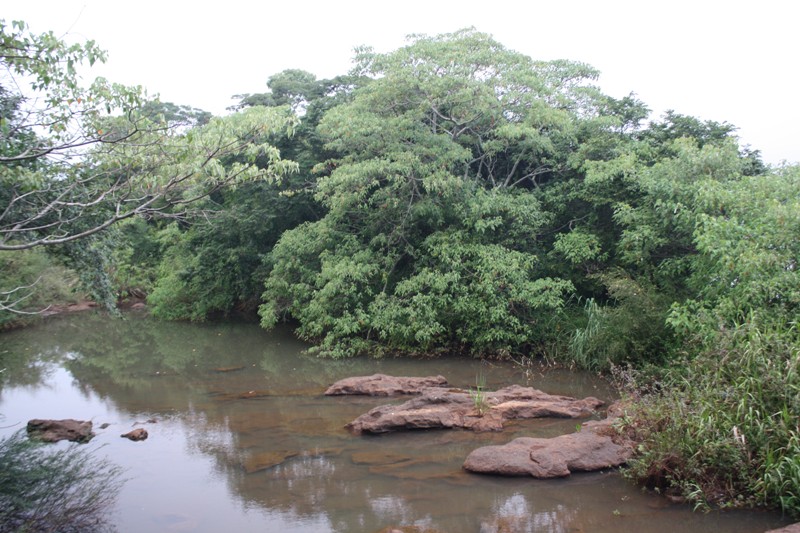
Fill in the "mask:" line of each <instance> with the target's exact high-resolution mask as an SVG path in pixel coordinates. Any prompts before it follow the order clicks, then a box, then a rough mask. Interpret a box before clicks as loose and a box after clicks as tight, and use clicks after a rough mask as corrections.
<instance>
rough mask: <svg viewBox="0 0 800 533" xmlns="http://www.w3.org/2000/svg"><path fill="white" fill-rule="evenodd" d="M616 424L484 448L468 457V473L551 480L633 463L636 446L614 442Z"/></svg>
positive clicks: (605, 422)
mask: <svg viewBox="0 0 800 533" xmlns="http://www.w3.org/2000/svg"><path fill="white" fill-rule="evenodd" d="M614 420H616V418H606V419H605V420H602V421H593V422H587V423H586V424H584V425H583V426H582V427H581V429H580V430H579V431H577V432H575V433H569V434H567V435H561V436H559V437H553V438H550V439H538V438H531V437H520V438H518V439H514V440H512V441H511V442H509V443H508V444H503V445H501V446H484V447H482V448H478V449H477V450H475V451H473V452H472V453H470V454H469V455H468V456H467V460H466V461H465V462H464V469H465V470H468V471H470V472H475V473H479V474H497V475H503V476H533V477H535V478H540V479H548V478H556V477H565V476H568V475H570V473H572V472H591V471H595V470H602V469H604V468H611V467H616V466H620V465H622V464H624V463H625V462H627V461H628V459H630V457H631V455H632V454H633V446H632V445H629V444H628V443H622V444H618V443H617V442H615V441H614V440H613V439H612V435H613V434H614V429H613V428H612V426H611V425H612V424H613V422H614Z"/></svg>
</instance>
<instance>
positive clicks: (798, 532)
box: [767, 522, 800, 533]
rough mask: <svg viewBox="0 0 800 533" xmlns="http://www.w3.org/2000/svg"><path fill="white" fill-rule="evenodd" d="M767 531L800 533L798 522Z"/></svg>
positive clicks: (773, 532)
mask: <svg viewBox="0 0 800 533" xmlns="http://www.w3.org/2000/svg"><path fill="white" fill-rule="evenodd" d="M767 533H800V522H798V523H796V524H792V525H790V526H786V527H782V528H780V529H771V530H769V531H767Z"/></svg>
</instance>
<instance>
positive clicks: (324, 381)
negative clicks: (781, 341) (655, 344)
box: [0, 312, 789, 533]
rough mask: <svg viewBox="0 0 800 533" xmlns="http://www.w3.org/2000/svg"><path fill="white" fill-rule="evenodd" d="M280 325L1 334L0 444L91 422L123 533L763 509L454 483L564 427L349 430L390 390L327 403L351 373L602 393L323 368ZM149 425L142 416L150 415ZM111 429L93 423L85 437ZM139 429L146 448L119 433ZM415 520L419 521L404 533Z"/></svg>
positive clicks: (388, 367) (685, 520) (531, 376)
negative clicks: (494, 454) (470, 463)
mask: <svg viewBox="0 0 800 533" xmlns="http://www.w3.org/2000/svg"><path fill="white" fill-rule="evenodd" d="M306 347H307V346H306V345H304V344H303V343H301V342H299V341H297V340H296V339H294V338H293V337H292V336H291V334H290V333H289V332H288V331H287V330H278V331H274V332H265V331H263V330H261V329H260V328H259V327H258V326H257V325H254V324H242V323H223V324H201V325H197V324H182V323H159V322H157V321H154V320H151V319H149V318H147V317H146V316H144V315H142V314H136V313H131V314H128V315H126V318H125V319H124V320H118V319H113V318H108V317H106V316H104V315H102V314H96V313H91V312H90V313H81V314H76V315H72V316H64V317H53V318H51V319H48V320H47V321H46V322H45V323H43V324H41V325H39V326H36V327H31V328H28V329H24V330H19V331H14V332H7V333H3V334H0V369H2V371H0V413H2V417H3V418H2V420H0V426H3V428H2V429H0V436H7V435H9V434H11V433H13V432H15V431H17V430H19V429H20V428H24V426H25V423H26V422H27V421H28V420H29V419H31V418H54V419H60V418H78V419H83V420H89V419H90V420H93V421H94V424H95V431H96V432H97V436H96V437H95V438H94V439H93V440H92V441H91V443H89V444H87V445H84V446H86V447H87V449H89V450H92V451H93V453H96V454H101V455H104V456H106V457H108V458H109V459H110V460H111V461H112V462H114V463H116V464H118V465H120V466H122V467H123V468H124V469H125V472H126V473H125V477H126V482H125V484H124V486H123V489H122V491H121V493H120V497H119V499H118V501H117V506H116V508H115V509H114V510H113V513H112V522H113V523H114V524H116V525H117V526H118V529H119V531H121V532H133V531H137V532H139V531H148V532H150V531H165V532H168V531H192V532H194V531H196V532H206V531H207V532H219V531H225V530H227V531H231V532H233V531H237V532H247V531H261V532H263V531H266V532H281V533H283V532H323V533H324V532H377V531H380V530H382V529H384V528H387V527H389V526H392V527H398V528H400V527H402V528H405V531H419V532H422V531H430V532H448V533H455V532H473V531H474V532H498V533H499V532H506V533H519V532H550V533H562V532H564V533H566V532H600V533H604V532H612V531H613V532H643V531H648V532H664V533H667V532H668V533H675V532H676V531H681V532H689V533H691V532H706V531H729V532H742V533H745V532H762V531H765V530H768V529H771V528H775V527H780V526H783V525H785V524H787V523H788V522H789V521H788V520H786V519H784V518H782V517H781V516H780V515H779V514H775V513H765V512H727V513H720V512H714V513H707V514H703V513H694V512H692V511H691V510H690V509H689V508H688V507H687V506H683V505H670V504H669V503H667V502H666V501H665V500H664V499H663V498H660V497H658V496H656V495H652V494H646V493H644V492H642V491H641V490H639V489H638V488H637V487H635V486H633V485H632V484H630V483H629V482H627V481H625V480H624V479H622V478H621V476H620V475H619V474H618V473H616V472H614V471H608V472H600V473H593V474H579V475H573V476H572V477H570V478H567V479H561V480H550V481H540V480H533V479H528V478H502V477H493V476H479V475H473V474H468V473H466V472H464V471H463V470H462V469H461V464H462V463H463V460H464V458H465V457H466V456H467V454H468V453H469V452H470V451H471V450H473V449H475V448H477V447H479V446H483V445H487V444H501V443H505V442H508V441H509V440H511V439H513V438H515V437H518V436H523V435H524V436H536V437H549V436H555V435H559V434H562V433H566V432H570V431H574V430H575V426H576V423H577V422H576V421H574V420H534V421H524V422H517V423H515V424H513V425H512V426H510V427H509V428H507V429H506V430H505V431H503V432H502V433H479V434H476V433H471V432H466V431H416V432H405V433H392V434H387V435H382V436H354V435H351V434H350V433H348V432H347V431H346V430H345V429H344V425H345V424H346V423H348V422H349V421H351V420H352V419H354V418H355V417H357V416H358V415H360V414H361V413H363V412H365V411H367V410H369V409H371V408H372V407H374V406H377V405H380V404H383V403H385V402H387V401H400V400H387V399H386V398H364V397H326V396H324V395H323V392H324V390H325V388H326V387H327V386H328V385H330V384H331V383H333V382H334V381H336V380H338V379H341V378H344V377H348V376H353V375H367V374H373V373H375V372H382V373H387V374H394V375H408V376H423V375H435V374H441V375H443V376H445V377H446V378H447V379H448V381H449V382H450V383H451V384H452V385H454V386H460V387H468V386H470V385H474V384H475V380H476V376H479V375H481V376H484V377H485V379H486V387H487V389H496V388H498V387H501V386H505V385H509V384H512V383H519V384H522V385H528V386H534V387H536V388H539V389H542V390H544V391H546V392H549V393H553V394H566V395H571V396H577V397H584V396H596V397H598V398H600V399H602V400H605V401H611V400H613V399H614V398H613V392H612V390H611V389H610V388H609V387H608V386H607V385H606V384H605V383H604V382H603V381H602V380H599V379H597V378H595V377H593V376H591V375H588V374H580V373H570V372H565V371H554V370H550V371H544V370H541V369H538V368H536V369H528V370H527V371H524V370H523V369H521V368H520V367H518V366H513V365H510V364H485V363H481V362H479V361H472V360H464V359H435V360H410V359H395V358H389V359H381V360H371V359H357V360H346V361H329V360H320V359H316V358H314V357H309V356H306V355H303V354H302V353H301V352H302V350H303V349H304V348H306ZM151 419H153V420H156V422H147V421H148V420H151ZM103 423H108V424H110V426H109V427H108V428H107V429H104V430H102V429H99V428H98V427H99V426H100V424H103ZM133 427H144V428H146V429H147V431H148V432H149V435H150V436H149V438H148V439H147V440H146V441H143V442H131V441H128V440H127V439H122V438H120V434H122V433H125V432H127V431H130V429H132V428H133ZM415 528H416V529H415Z"/></svg>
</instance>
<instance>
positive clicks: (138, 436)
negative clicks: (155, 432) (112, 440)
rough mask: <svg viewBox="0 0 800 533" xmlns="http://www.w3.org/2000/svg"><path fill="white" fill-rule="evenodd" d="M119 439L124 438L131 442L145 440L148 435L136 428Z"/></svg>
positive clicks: (143, 430) (144, 430) (145, 431)
mask: <svg viewBox="0 0 800 533" xmlns="http://www.w3.org/2000/svg"><path fill="white" fill-rule="evenodd" d="M120 437H125V438H126V439H130V440H133V441H138V440H145V439H146V438H147V437H148V435H147V430H146V429H144V428H137V429H134V430H133V431H129V432H127V433H125V434H123V435H120Z"/></svg>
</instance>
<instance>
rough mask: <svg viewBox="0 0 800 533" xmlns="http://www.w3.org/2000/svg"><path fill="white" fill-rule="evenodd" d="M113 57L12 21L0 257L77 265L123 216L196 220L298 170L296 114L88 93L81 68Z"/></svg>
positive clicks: (3, 94) (1, 140)
mask: <svg viewBox="0 0 800 533" xmlns="http://www.w3.org/2000/svg"><path fill="white" fill-rule="evenodd" d="M105 59H106V55H105V53H104V52H103V51H101V50H100V49H99V48H98V47H97V45H96V44H95V43H94V42H92V41H89V42H87V43H84V44H74V45H69V44H67V43H65V42H64V41H62V40H60V39H58V38H56V37H55V36H54V35H53V33H52V32H50V33H45V34H42V35H31V34H30V33H29V32H28V30H27V27H26V25H25V24H24V23H23V22H13V23H11V24H10V25H8V24H6V23H5V21H0V61H2V64H3V67H4V70H5V72H6V76H5V77H4V78H2V79H0V112H1V113H2V116H0V250H24V249H29V248H33V247H37V246H47V247H54V246H59V245H62V246H63V245H70V246H71V247H72V248H62V250H67V252H66V253H67V254H68V255H70V256H73V257H74V256H75V255H76V254H75V253H73V252H75V250H77V248H76V245H73V243H77V242H80V241H83V240H85V239H87V238H89V237H92V236H94V235H97V234H99V233H100V232H102V231H103V230H105V229H107V228H109V227H110V226H112V225H113V224H115V223H117V222H120V221H122V220H125V219H129V218H132V217H135V216H142V217H157V216H167V217H172V218H186V217H189V216H191V215H192V214H197V213H196V212H195V213H193V210H192V206H194V205H196V203H197V202H198V200H201V199H204V198H207V197H208V196H209V195H210V194H212V193H213V192H214V191H217V190H219V189H221V188H223V187H225V186H230V185H236V184H240V183H244V182H247V181H253V180H259V179H268V180H269V179H273V180H274V179H278V178H279V177H281V176H283V175H285V174H287V173H289V172H292V171H294V170H296V168H297V166H296V165H295V164H294V163H291V162H288V161H285V160H283V159H282V158H281V157H280V152H279V150H278V149H277V148H276V147H275V146H274V144H273V142H274V140H275V139H276V138H277V137H279V136H284V135H288V134H291V132H292V130H293V128H294V127H295V125H296V118H295V117H294V116H293V114H292V113H291V112H290V111H289V110H288V109H287V108H286V107H283V108H264V107H253V108H248V109H245V110H242V111H241V112H238V113H234V114H232V115H230V116H226V117H222V118H219V117H217V118H211V119H209V117H208V115H207V114H204V113H202V112H198V111H197V110H192V109H187V108H185V107H184V108H180V107H178V106H173V105H172V104H161V103H158V102H153V101H149V100H148V99H147V98H146V95H145V93H144V91H143V90H142V89H141V87H124V86H121V85H117V84H112V83H109V82H107V81H106V80H104V79H102V78H98V79H96V80H95V81H94V82H93V83H91V84H90V85H88V86H84V85H83V84H82V83H81V77H80V75H79V68H80V67H81V66H82V65H83V64H88V65H89V66H91V65H92V64H93V63H95V62H96V61H104V60H105ZM186 119H189V122H188V123H187V122H186ZM234 156H235V159H234ZM256 160H258V161H259V164H258V165H256ZM86 243H88V241H86ZM86 249H87V247H84V250H86ZM10 290H12V291H13V290H14V288H12V289H10ZM2 296H3V295H0V297H2ZM5 296H6V297H7V296H8V294H5ZM9 301H10V300H9V298H6V299H5V300H4V302H5V303H4V304H0V305H3V307H2V309H6V310H8V309H9V308H10V307H12V306H9V305H8V302H9Z"/></svg>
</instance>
